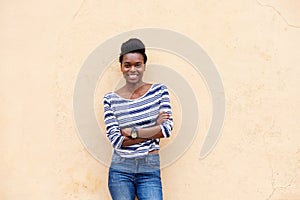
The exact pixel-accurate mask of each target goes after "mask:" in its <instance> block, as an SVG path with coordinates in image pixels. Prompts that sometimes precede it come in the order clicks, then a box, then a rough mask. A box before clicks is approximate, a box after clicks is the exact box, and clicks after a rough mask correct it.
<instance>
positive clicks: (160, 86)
mask: <svg viewBox="0 0 300 200" xmlns="http://www.w3.org/2000/svg"><path fill="white" fill-rule="evenodd" d="M153 88H156V89H159V90H168V87H167V86H166V85H165V84H164V83H155V84H153Z"/></svg>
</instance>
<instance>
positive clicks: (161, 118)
mask: <svg viewBox="0 0 300 200" xmlns="http://www.w3.org/2000/svg"><path fill="white" fill-rule="evenodd" d="M169 118H170V115H169V114H168V113H166V112H162V113H160V114H159V115H158V117H157V120H156V125H155V126H152V127H149V128H141V129H138V132H139V138H136V139H132V138H131V137H130V134H131V128H125V129H122V130H121V134H122V135H123V136H124V137H125V139H124V140H123V143H122V147H125V146H129V145H133V144H138V143H141V142H144V141H146V140H149V139H156V138H163V137H164V135H163V133H162V130H161V126H160V125H161V124H163V123H164V122H165V121H167V120H168V119H169Z"/></svg>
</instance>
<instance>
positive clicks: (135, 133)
mask: <svg viewBox="0 0 300 200" xmlns="http://www.w3.org/2000/svg"><path fill="white" fill-rule="evenodd" d="M130 137H131V138H132V139H136V138H138V137H139V132H138V129H137V128H135V127H132V129H131V133H130Z"/></svg>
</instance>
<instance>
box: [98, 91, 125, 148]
mask: <svg viewBox="0 0 300 200" xmlns="http://www.w3.org/2000/svg"><path fill="white" fill-rule="evenodd" d="M103 102H104V122H105V125H106V136H107V137H108V139H109V141H110V142H111V144H112V146H113V148H115V149H120V148H121V147H122V143H123V140H124V139H125V137H124V136H122V135H121V130H120V127H119V123H118V120H117V118H116V116H115V115H114V112H113V109H112V107H111V102H110V97H109V94H107V95H105V96H104V101H103Z"/></svg>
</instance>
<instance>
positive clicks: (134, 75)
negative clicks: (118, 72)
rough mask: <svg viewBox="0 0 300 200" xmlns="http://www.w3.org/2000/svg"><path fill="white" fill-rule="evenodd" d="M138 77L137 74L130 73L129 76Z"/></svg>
mask: <svg viewBox="0 0 300 200" xmlns="http://www.w3.org/2000/svg"><path fill="white" fill-rule="evenodd" d="M136 77H137V75H136V74H130V75H129V78H136Z"/></svg>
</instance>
